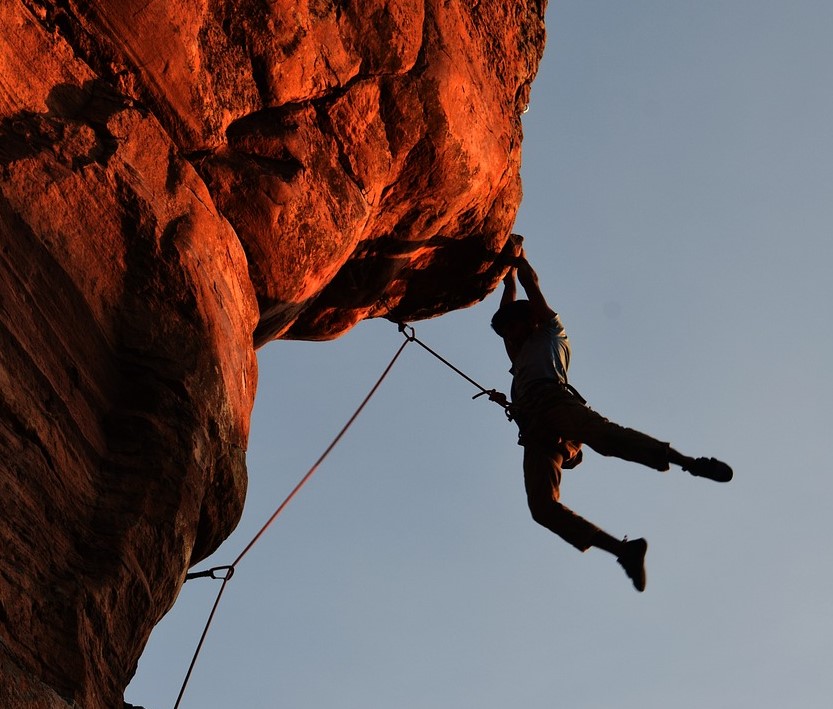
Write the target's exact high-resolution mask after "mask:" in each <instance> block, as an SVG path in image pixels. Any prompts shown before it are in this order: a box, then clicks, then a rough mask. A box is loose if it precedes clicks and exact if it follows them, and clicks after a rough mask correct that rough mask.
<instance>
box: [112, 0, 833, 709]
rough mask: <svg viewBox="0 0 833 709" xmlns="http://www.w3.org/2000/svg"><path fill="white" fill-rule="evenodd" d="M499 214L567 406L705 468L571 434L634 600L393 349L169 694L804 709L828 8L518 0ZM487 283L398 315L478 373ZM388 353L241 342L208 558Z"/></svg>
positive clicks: (591, 500) (492, 411)
mask: <svg viewBox="0 0 833 709" xmlns="http://www.w3.org/2000/svg"><path fill="white" fill-rule="evenodd" d="M547 25H548V32H549V39H548V45H547V50H546V54H545V57H544V61H543V64H542V66H541V70H540V73H539V75H538V78H537V79H536V82H535V84H534V86H533V93H532V101H531V104H530V108H529V112H528V113H527V114H526V115H525V116H524V119H523V120H524V129H525V139H524V158H523V178H524V193H525V197H524V201H523V204H522V207H521V211H520V213H519V216H518V219H517V222H516V225H515V231H517V232H519V233H521V234H524V235H525V237H526V245H527V252H528V254H529V257H530V260H531V261H532V263H533V265H534V266H535V267H536V269H537V270H538V272H539V274H540V276H541V281H542V286H543V290H544V291H545V293H546V295H547V296H548V298H549V300H550V302H551V304H552V305H553V306H554V307H555V308H556V309H557V310H558V311H559V313H560V314H561V316H562V319H563V320H564V323H565V325H566V327H567V331H568V333H569V334H570V337H571V340H572V346H573V360H572V366H571V370H570V375H571V381H572V382H573V383H574V384H575V385H576V386H577V387H578V389H579V390H580V391H581V392H582V393H583V394H584V396H585V397H586V398H587V399H588V400H589V402H590V405H591V406H593V408H595V409H596V410H598V411H600V412H601V413H603V414H605V415H606V416H608V417H609V418H611V419H613V420H615V421H618V422H620V423H622V424H625V425H628V426H632V427H634V428H638V429H640V430H643V431H645V432H647V433H651V434H652V435H655V436H656V437H658V438H661V439H663V440H668V441H671V442H672V443H673V444H674V445H675V446H676V447H677V448H679V449H680V450H681V451H683V452H684V453H688V454H692V455H710V456H711V455H713V456H717V457H719V458H722V459H724V460H726V461H727V462H729V463H730V464H732V466H733V467H734V469H735V480H734V481H733V482H732V483H730V484H728V485H719V484H716V483H712V482H710V481H707V480H701V479H696V478H692V477H689V476H688V475H687V474H685V473H682V472H680V471H679V470H678V469H675V470H672V471H671V472H669V473H665V474H661V473H657V472H655V471H652V470H649V469H647V468H642V467H640V466H637V465H634V464H631V463H625V462H622V461H618V460H614V459H606V458H602V457H601V456H599V455H597V454H595V453H593V452H588V453H587V454H586V455H585V462H584V463H583V464H582V465H581V466H580V467H579V468H578V469H576V470H574V471H567V472H566V473H565V479H564V483H563V488H562V501H563V502H564V503H565V504H567V505H568V506H570V507H571V508H573V509H574V510H576V511H577V512H579V513H581V514H583V515H585V516H586V517H588V518H589V519H591V520H592V521H594V522H596V523H597V524H599V525H600V526H602V527H603V528H605V529H606V530H608V531H609V532H611V533H612V534H615V535H617V536H623V535H628V536H629V537H631V538H635V537H640V536H644V537H646V538H647V539H648V541H649V544H650V548H649V551H648V557H647V570H648V587H647V590H646V591H645V593H643V594H639V593H637V592H636V591H634V589H633V588H632V586H631V583H630V581H629V580H628V579H627V578H626V577H625V575H624V573H623V571H622V570H621V569H620V567H619V566H618V565H617V564H616V562H615V560H614V559H613V558H612V557H611V556H609V555H607V554H605V553H603V552H600V551H598V550H590V551H588V552H587V553H585V554H580V553H579V552H577V551H576V550H574V549H573V548H572V547H569V546H568V545H567V544H566V543H564V542H562V541H561V540H560V539H559V538H557V537H555V536H554V535H552V534H551V533H549V532H547V531H546V530H544V529H543V528H541V527H539V526H537V525H536V524H535V523H534V522H533V521H532V520H531V518H530V517H529V514H528V512H527V509H526V502H525V497H524V491H523V479H522V472H521V454H522V450H521V448H519V447H518V446H516V445H515V437H516V432H515V429H514V425H512V424H509V423H507V422H506V421H505V420H504V418H503V414H502V411H501V409H500V408H499V407H497V406H495V405H494V404H491V403H489V402H488V401H486V400H485V398H480V399H477V400H476V401H472V400H471V396H472V395H473V394H475V393H476V390H474V389H473V388H472V387H471V386H470V385H469V384H467V383H466V382H465V381H464V380H462V379H460V378H459V377H457V375H455V374H454V373H453V372H451V371H450V370H448V369H446V368H445V367H444V366H443V365H441V364H439V363H438V362H436V361H435V360H434V359H432V358H431V357H430V356H429V355H428V354H427V353H425V352H424V351H422V350H421V349H419V348H418V347H417V346H416V345H410V346H409V347H408V348H407V349H406V351H405V353H404V354H403V355H402V358H401V359H400V361H399V362H398V363H397V365H396V367H395V369H394V371H393V372H392V374H391V375H390V377H389V379H388V380H387V381H386V382H385V383H384V384H383V386H382V388H381V389H380V391H379V393H378V394H377V396H376V397H375V398H374V399H373V400H372V401H371V403H370V404H369V406H368V408H367V410H366V411H365V413H364V414H363V416H362V417H361V418H360V419H359V420H358V421H357V423H356V424H355V426H354V427H353V428H352V429H351V431H350V432H349V433H348V435H347V436H346V437H345V439H344V440H343V441H342V443H341V444H340V445H339V447H337V448H336V449H335V451H334V452H333V453H332V455H331V456H330V457H329V458H328V460H327V461H326V462H325V463H324V465H323V466H322V467H321V468H320V469H319V471H318V472H317V473H316V475H315V477H313V478H312V480H311V482H310V483H309V484H308V485H307V487H306V488H305V489H304V490H303V491H302V492H301V494H300V495H299V496H298V497H297V498H296V499H295V500H294V501H293V502H292V504H291V505H290V506H289V507H288V508H287V509H286V511H285V512H284V514H283V515H282V516H281V517H280V518H279V519H278V521H277V522H276V523H275V525H274V526H273V527H272V528H271V529H270V531H269V532H268V533H267V535H266V536H265V537H264V538H263V539H261V541H260V542H259V543H258V545H257V546H256V547H254V549H253V550H252V551H251V552H250V553H249V555H248V556H247V557H246V558H245V559H244V560H243V561H242V562H241V564H240V565H239V567H238V569H237V573H236V575H235V577H234V579H233V580H232V581H230V582H229V584H228V586H227V588H226V591H225V594H224V596H223V599H222V602H221V604H220V607H219V610H218V613H217V616H216V618H215V621H214V624H213V625H212V628H211V630H210V632H209V634H208V637H207V639H206V644H205V647H204V649H203V651H202V654H201V656H200V659H199V662H198V664H197V666H196V669H195V671H194V674H193V676H192V678H191V681H190V683H189V686H188V689H187V692H186V694H185V697H184V699H183V702H182V704H181V706H182V707H183V709H188V708H190V707H193V708H197V707H199V708H200V709H207V708H213V707H218V708H220V707H247V708H250V709H270V708H272V707H281V708H288V709H320V708H322V707H336V708H338V709H354V708H355V709H391V708H396V709H468V708H470V707H471V708H477V709H507V708H508V707H525V708H526V709H549V708H551V707H555V706H568V707H577V708H579V709H612V708H615V709H636V708H639V709H667V708H668V707H674V708H675V709H702V708H703V707H709V708H710V709H723V708H727V709H735V708H740V709H745V708H747V707H749V708H754V709H783V708H784V707H801V708H802V709H826V708H827V707H829V706H830V702H831V697H833V672H831V669H830V668H831V667H833V551H831V531H833V523H831V500H833V476H831V466H830V462H829V455H828V452H827V450H826V442H827V441H829V439H830V438H831V424H833V416H831V402H833V377H831V374H830V371H829V370H830V366H831V363H832V362H833V336H832V335H831V315H833V307H831V304H832V303H833V239H831V236H833V235H831V225H833V83H831V79H830V77H831V69H833V42H831V37H833V3H831V2H829V1H828V0H815V1H813V0H790V1H789V2H787V1H786V0H781V1H776V0H699V1H698V2H669V1H668V0H654V1H648V0H630V1H628V2H623V1H622V0H569V1H568V0H560V1H559V0H551V2H550V6H549V9H548V12H547ZM498 299H499V295H498V294H495V295H492V296H490V297H489V298H488V299H487V300H486V301H485V302H484V303H482V304H480V305H478V306H476V307H474V308H471V309H469V310H466V311H463V312H458V313H453V314H450V315H447V316H444V317H442V318H439V319H437V320H433V321H429V322H425V323H415V326H416V332H417V335H418V336H419V337H420V338H421V339H422V340H424V341H425V342H427V343H428V344H429V345H431V346H432V347H434V348H435V349H437V350H438V351H440V352H441V353H442V354H443V355H445V356H446V357H448V358H449V359H451V360H452V361H453V362H454V363H455V364H457V365H458V366H459V367H461V368H462V369H464V370H465V371H466V372H468V373H469V374H470V375H471V376H472V377H474V378H475V379H476V380H478V381H479V382H481V383H482V384H483V385H484V386H486V387H487V388H491V387H494V388H497V389H500V390H503V391H508V389H509V375H508V373H507V371H506V370H507V368H508V362H507V360H506V357H505V354H504V352H503V349H502V346H501V343H500V341H499V340H498V339H497V338H496V337H495V336H494V335H493V334H491V333H490V331H489V328H488V322H489V318H490V317H491V314H492V312H493V311H494V310H495V308H496V307H497V301H498ZM401 342H402V336H401V335H400V334H399V333H398V332H397V330H396V327H395V326H393V325H392V324H390V323H387V322H385V321H372V322H367V323H363V324H361V325H359V326H358V327H356V328H355V329H354V330H353V331H351V332H350V333H348V334H347V335H346V336H344V337H343V338H341V339H340V340H337V341H335V342H331V343H314V344H313V343H292V342H280V343H273V344H271V345H269V346H267V347H266V348H264V349H263V350H261V352H260V354H259V360H260V384H259V390H258V397H257V402H256V407H255V412H254V419H253V425H252V433H251V439H250V450H249V459H248V460H249V475H250V492H249V498H248V501H247V506H246V510H245V514H244V519H243V521H242V522H241V524H240V526H239V528H238V530H237V532H235V534H234V535H233V536H232V537H231V538H230V539H229V540H228V541H227V542H226V544H225V545H224V546H223V547H222V548H221V549H220V550H219V551H218V552H217V553H216V554H215V555H214V556H213V557H212V559H211V560H210V561H209V562H208V564H227V563H230V562H231V561H232V560H233V559H234V558H235V557H236V556H237V554H238V553H239V552H240V550H241V549H242V548H243V547H244V546H245V544H246V543H247V542H248V541H249V539H250V538H251V537H252V535H253V534H254V533H255V532H256V530H257V529H258V528H259V527H260V526H261V524H262V523H263V522H264V521H265V520H266V519H267V518H268V517H269V515H270V514H271V513H272V511H273V510H274V509H275V508H276V506H277V505H278V504H279V503H280V502H281V500H282V499H283V498H284V496H285V495H286V494H287V493H288V492H289V491H290V490H291V489H292V487H293V486H294V485H295V483H296V482H297V481H298V479H300V477H301V476H302V475H303V474H304V473H305V472H306V470H307V469H308V468H309V466H310V465H311V464H312V463H313V461H314V460H315V459H316V458H317V457H318V456H319V454H320V453H321V452H322V451H323V449H324V448H325V447H326V445H327V444H328V443H329V442H330V440H331V439H332V437H333V436H334V435H335V434H336V433H337V431H338V430H339V429H340V428H341V426H342V425H343V424H344V423H345V421H346V420H347V418H348V417H349V416H350V414H351V413H352V412H353V410H354V408H355V407H356V406H357V405H358V403H359V402H360V400H361V399H362V397H363V396H364V395H365V393H366V392H367V391H368V389H369V388H370V386H371V385H372V383H373V382H374V381H375V379H376V378H377V376H378V375H379V374H380V372H381V370H382V368H383V367H384V366H385V364H386V363H387V362H388V360H389V359H390V358H391V356H392V355H393V353H394V351H395V350H396V348H397V347H398V346H399V344H400V343H401ZM219 583H220V582H219V581H210V580H201V581H193V582H189V583H188V584H186V586H185V587H184V588H183V590H182V592H181V594H180V597H179V600H178V602H177V604H176V606H175V608H174V609H173V611H172V612H171V613H169V615H168V616H167V617H166V618H165V619H164V620H163V622H162V623H161V624H160V626H159V627H158V629H157V631H156V632H155V633H154V635H153V637H152V638H151V642H150V644H149V646H148V648H147V651H146V653H145V655H144V657H143V658H142V660H141V663H140V666H139V672H138V674H137V677H136V679H135V680H134V682H133V684H132V685H131V687H130V688H129V690H128V693H127V699H128V701H131V702H134V703H136V704H143V705H144V706H146V707H148V709H165V708H167V707H171V706H173V703H174V701H175V699H176V696H177V693H178V691H179V688H180V685H181V683H182V680H183V678H184V675H185V672H186V669H187V667H188V663H189V662H190V659H191V656H192V654H193V652H194V649H195V647H196V644H197V641H198V639H199V635H200V633H201V631H202V628H203V625H204V623H205V621H206V618H207V615H208V612H209V610H210V608H211V604H212V603H213V600H214V597H215V595H216V593H217V591H218V590H219Z"/></svg>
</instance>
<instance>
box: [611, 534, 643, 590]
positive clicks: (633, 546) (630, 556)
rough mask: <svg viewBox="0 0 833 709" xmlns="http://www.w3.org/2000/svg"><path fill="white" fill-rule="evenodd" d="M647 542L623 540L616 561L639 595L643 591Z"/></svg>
mask: <svg viewBox="0 0 833 709" xmlns="http://www.w3.org/2000/svg"><path fill="white" fill-rule="evenodd" d="M647 551H648V542H646V541H645V540H644V539H634V540H633V541H630V542H629V541H628V540H627V539H625V541H624V544H623V547H622V551H621V553H620V554H619V556H618V557H616V560H617V561H618V562H619V564H620V565H621V567H622V568H623V569H624V570H625V573H626V574H627V575H628V578H629V579H630V580H631V581H633V585H634V588H635V589H636V590H637V591H639V592H640V593H641V592H642V591H644V590H645V552H647Z"/></svg>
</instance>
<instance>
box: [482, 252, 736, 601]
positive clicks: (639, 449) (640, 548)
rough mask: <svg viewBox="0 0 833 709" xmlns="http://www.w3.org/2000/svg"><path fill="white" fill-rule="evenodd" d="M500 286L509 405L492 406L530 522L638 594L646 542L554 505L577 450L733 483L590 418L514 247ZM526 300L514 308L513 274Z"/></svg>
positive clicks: (547, 312) (499, 326)
mask: <svg viewBox="0 0 833 709" xmlns="http://www.w3.org/2000/svg"><path fill="white" fill-rule="evenodd" d="M516 253H517V255H516V257H515V258H514V260H513V263H512V266H511V267H510V269H509V272H508V273H507V274H506V276H505V277H504V279H503V282H504V291H503V297H502V298H501V302H500V308H499V309H498V311H497V312H496V313H495V314H494V316H493V318H492V322H491V325H492V328H493V329H494V331H495V332H496V333H497V334H498V335H500V336H501V337H502V338H503V341H504V345H505V346H506V352H507V354H508V355H509V359H510V360H511V362H512V368H511V369H510V372H511V373H512V390H511V397H512V402H511V404H509V402H507V401H506V397H505V396H504V395H503V394H500V393H499V392H490V398H492V400H493V401H497V402H498V403H500V404H502V405H504V406H509V410H510V411H511V412H512V417H513V419H514V420H515V422H516V423H517V425H518V429H519V432H520V435H519V440H518V442H519V444H520V445H522V446H523V448H524V458H523V470H524V483H525V486H526V494H527V501H528V504H529V509H530V512H531V513H532V517H533V519H534V520H535V521H536V522H538V523H539V524H541V525H543V526H544V527H546V528H547V529H549V530H550V531H552V532H554V533H555V534H557V535H559V536H560V537H561V538H563V539H564V540H565V541H567V542H568V543H570V544H572V545H573V546H574V547H576V548H577V549H579V550H580V551H586V550H587V549H589V548H590V547H596V548H598V549H603V550H604V551H607V552H609V553H611V554H613V555H614V556H615V557H616V559H617V560H618V562H619V564H620V565H621V566H622V567H623V568H624V570H625V573H626V574H627V575H628V577H629V578H630V579H631V581H633V585H634V586H635V587H636V590H637V591H643V590H644V589H645V553H646V551H647V549H648V543H647V542H646V541H645V539H641V538H640V539H634V540H631V541H628V539H627V537H625V538H624V539H623V540H619V539H617V538H615V537H612V536H611V535H609V534H608V533H607V532H604V531H602V530H601V529H599V528H598V527H596V526H595V525H594V524H592V523H591V522H589V521H587V520H586V519H584V518H582V517H580V516H578V515H577V514H575V513H574V512H572V511H571V510H569V509H568V508H566V507H565V506H564V505H562V504H561V503H560V502H559V486H560V483H561V471H562V469H564V468H573V467H575V466H576V465H578V464H579V463H580V462H581V458H582V451H581V446H582V444H587V445H588V446H590V448H592V449H593V450H595V451H596V452H597V453H600V454H602V455H605V456H615V457H617V458H622V459H623V460H629V461H633V462H636V463H641V464H643V465H646V466H648V467H651V468H654V469H656V470H660V471H665V470H668V468H669V465H670V464H674V465H678V466H680V467H681V468H682V469H683V470H685V471H687V472H689V473H690V474H691V475H695V476H698V477H703V478H708V479H710V480H714V481H716V482H728V481H730V480H731V479H732V469H731V468H730V467H729V466H728V465H726V464H725V463H722V462H721V461H719V460H716V459H714V458H696V459H695V458H690V457H688V456H685V455H682V454H681V453H679V452H678V451H676V450H674V449H673V448H671V446H670V445H669V444H668V443H662V442H660V441H658V440H656V439H654V438H651V437H650V436H647V435H645V434H644V433H640V432H638V431H635V430H633V429H630V428H624V427H622V426H619V425H618V424H615V423H612V422H611V421H608V420H607V419H606V418H604V417H603V416H601V415H600V414H598V413H596V412H595V411H593V410H592V409H591V408H590V407H589V406H587V403H586V402H585V400H584V399H583V398H582V397H581V396H580V395H579V394H578V392H577V391H576V390H575V389H574V388H573V387H572V386H571V385H570V384H568V382H567V368H568V366H569V364H570V343H569V340H568V338H567V335H566V333H565V331H564V327H563V325H562V324H561V320H560V319H559V317H558V315H557V314H556V313H555V311H553V310H552V308H550V306H549V305H548V304H547V301H546V299H545V298H544V296H543V294H542V293H541V289H540V287H539V285H538V276H537V275H536V273H535V271H534V270H533V269H532V267H531V266H530V264H529V262H528V261H527V259H526V255H525V254H524V251H523V249H521V248H520V245H518V246H517V248H516ZM516 272H517V278H518V280H519V281H520V284H521V286H523V289H524V291H526V295H527V297H528V300H516V285H515V273H516Z"/></svg>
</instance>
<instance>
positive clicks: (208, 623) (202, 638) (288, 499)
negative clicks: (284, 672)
mask: <svg viewBox="0 0 833 709" xmlns="http://www.w3.org/2000/svg"><path fill="white" fill-rule="evenodd" d="M409 342H410V340H407V339H406V340H405V342H403V343H402V344H401V345H400V347H399V349H398V350H397V351H396V354H395V355H394V356H393V358H392V359H391V361H390V362H388V365H387V367H385V369H384V371H383V372H382V374H381V375H380V376H379V378H378V379H377V380H376V383H375V384H374V385H373V386H372V387H371V389H370V391H369V392H368V394H367V396H365V397H364V399H363V400H362V402H361V404H359V406H358V408H357V409H356V410H355V411H354V412H353V415H352V416H350V418H349V419H348V421H347V423H346V424H344V426H343V427H342V428H341V430H340V431H339V432H338V434H337V435H336V437H335V438H334V439H333V440H332V441H331V443H330V445H328V446H327V448H326V449H325V450H324V452H323V453H322V454H321V455H320V456H319V457H318V460H316V461H315V463H313V465H312V467H311V468H310V469H309V470H308V471H307V473H306V475H304V477H303V478H301V480H300V481H299V482H298V484H297V485H296V486H295V487H294V488H293V489H292V492H290V493H289V495H287V497H286V499H285V500H284V501H283V502H282V503H281V504H280V505H278V508H277V509H276V510H275V511H274V512H273V513H272V516H271V517H269V519H268V520H266V523H265V524H264V525H263V526H262V527H261V528H260V530H259V531H258V532H257V534H255V536H254V537H253V538H252V540H251V541H250V542H249V543H248V544H247V545H246V547H245V548H244V549H243V551H241V552H240V554H238V555H237V558H236V559H235V560H234V561H233V562H232V563H231V564H230V565H228V566H216V567H214V568H211V569H208V570H206V571H196V572H193V573H190V574H188V575H186V577H185V580H186V581H187V580H189V579H194V578H201V577H210V578H213V579H222V581H223V583H222V585H221V586H220V591H219V592H218V593H217V598H216V600H215V601H214V606H213V607H212V608H211V613H210V614H209V616H208V620H207V621H206V624H205V627H204V628H203V631H202V635H201V636H200V640H199V643H197V649H196V650H195V651H194V656H193V658H192V659H191V664H190V665H189V667H188V672H187V673H186V675H185V680H184V681H183V683H182V687H181V688H180V690H179V695H178V696H177V698H176V704H174V709H179V704H180V702H181V701H182V697H183V696H184V694H185V689H186V687H187V686H188V681H189V680H190V678H191V673H192V672H193V670H194V666H195V665H196V664H197V658H198V657H199V655H200V651H201V650H202V646H203V643H204V642H205V637H206V635H208V629H209V628H210V627H211V623H212V621H213V620H214V615H215V613H216V612H217V606H218V605H220V599H221V598H222V596H223V591H225V589H226V584H228V582H229V580H230V579H231V577H232V576H233V575H234V570H235V568H236V567H237V565H238V564H239V563H240V562H241V560H242V559H243V557H244V556H246V554H248V553H249V552H250V551H251V549H252V547H254V545H255V544H257V542H258V541H259V540H260V539H261V537H263V535H264V534H265V533H266V530H267V529H269V527H270V526H271V525H272V523H273V522H274V521H275V520H276V519H277V518H278V516H279V515H280V514H281V512H283V511H284V509H285V508H286V506H287V505H288V504H289V503H290V502H291V501H292V499H293V498H294V497H295V495H297V494H298V492H300V490H301V488H302V487H304V485H306V483H307V482H308V481H309V479H310V478H311V477H312V476H313V474H314V473H315V471H316V470H317V469H318V468H319V466H320V465H321V463H323V462H324V459H325V458H326V457H327V456H328V455H329V454H330V452H331V451H332V450H333V448H335V447H336V445H338V442H339V441H340V440H341V439H342V437H343V436H344V434H345V433H347V429H349V428H350V426H352V425H353V422H354V421H355V420H356V419H357V418H358V417H359V414H361V412H362V410H363V409H364V407H365V406H366V405H367V403H368V402H369V401H370V399H371V398H372V397H373V395H374V394H375V393H376V390H377V389H378V388H379V387H380V386H381V384H382V382H383V381H384V380H385V378H386V377H387V376H388V373H389V372H390V370H391V369H393V365H394V364H395V363H396V360H398V359H399V355H401V354H402V352H403V350H404V349H405V347H407V346H408V343H409ZM218 571H225V572H226V573H225V575H224V576H220V575H218V574H217V573H216V572H218Z"/></svg>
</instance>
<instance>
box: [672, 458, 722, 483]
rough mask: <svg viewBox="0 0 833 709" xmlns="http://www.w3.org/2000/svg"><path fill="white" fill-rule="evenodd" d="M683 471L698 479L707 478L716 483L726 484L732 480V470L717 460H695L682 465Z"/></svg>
mask: <svg viewBox="0 0 833 709" xmlns="http://www.w3.org/2000/svg"><path fill="white" fill-rule="evenodd" d="M683 470H685V471H686V472H687V473H691V474H692V475H695V476H697V477H698V478H708V479H709V480H714V481H715V482H718V483H727V482H729V481H730V480H731V479H732V469H731V468H730V467H729V466H728V465H726V463H723V462H721V461H719V460H718V459H717V458H697V459H696V460H694V461H692V462H691V463H689V464H688V465H684V466H683Z"/></svg>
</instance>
